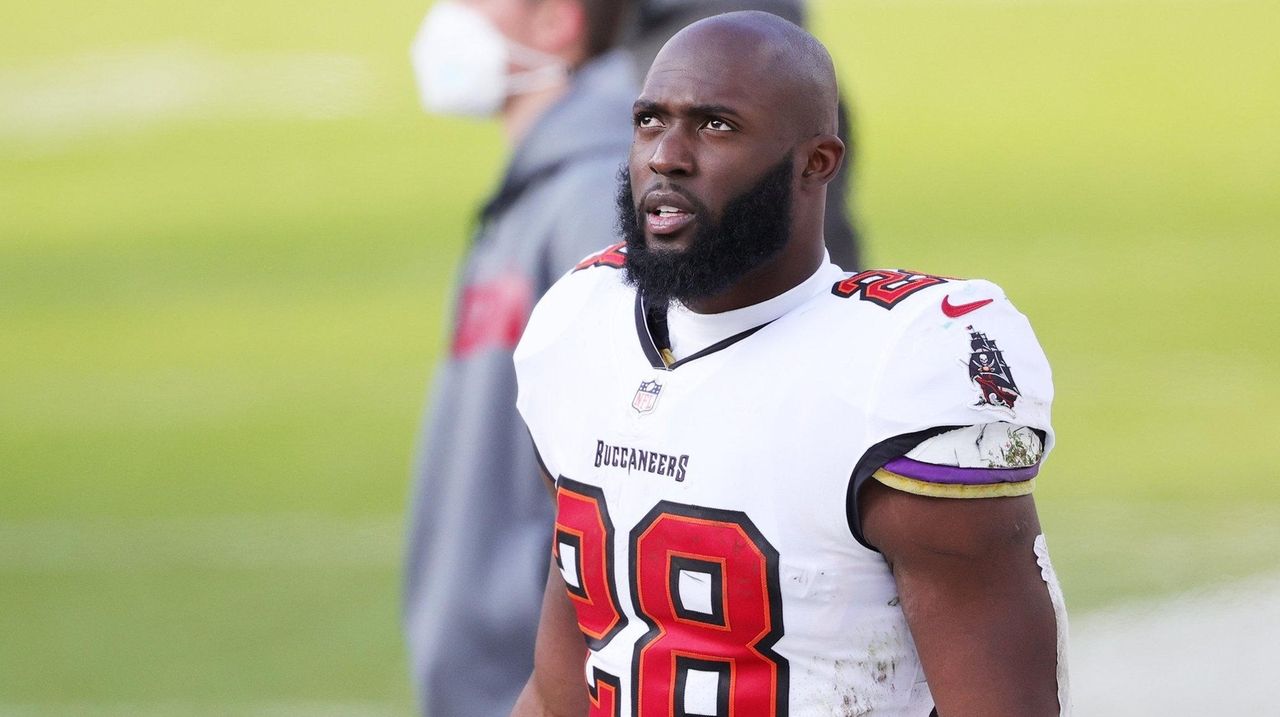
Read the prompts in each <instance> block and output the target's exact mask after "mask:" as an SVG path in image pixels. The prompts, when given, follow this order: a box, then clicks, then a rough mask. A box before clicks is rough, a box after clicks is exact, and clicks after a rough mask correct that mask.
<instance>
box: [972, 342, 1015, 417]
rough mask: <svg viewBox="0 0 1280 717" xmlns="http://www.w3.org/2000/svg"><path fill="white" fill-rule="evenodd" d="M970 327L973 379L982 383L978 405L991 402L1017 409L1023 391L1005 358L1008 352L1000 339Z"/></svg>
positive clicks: (979, 383)
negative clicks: (1004, 350) (1019, 390)
mask: <svg viewBox="0 0 1280 717" xmlns="http://www.w3.org/2000/svg"><path fill="white" fill-rule="evenodd" d="M965 328H966V329H968V330H969V349H970V351H971V353H970V354H969V380H970V381H973V383H974V384H975V385H976V386H977V387H978V402H977V403H976V404H974V406H975V407H986V406H991V407H994V408H1007V409H1009V410H1013V404H1014V402H1015V401H1017V400H1018V397H1019V396H1020V395H1021V394H1020V393H1019V392H1018V384H1016V383H1014V382H1013V372H1012V371H1010V370H1009V364H1008V363H1007V362H1006V361H1005V360H1004V354H1003V353H1001V351H1000V348H999V347H998V346H996V342H995V341H993V340H991V339H989V338H987V335H986V334H984V333H982V332H980V331H975V330H974V329H973V327H972V326H966V327H965Z"/></svg>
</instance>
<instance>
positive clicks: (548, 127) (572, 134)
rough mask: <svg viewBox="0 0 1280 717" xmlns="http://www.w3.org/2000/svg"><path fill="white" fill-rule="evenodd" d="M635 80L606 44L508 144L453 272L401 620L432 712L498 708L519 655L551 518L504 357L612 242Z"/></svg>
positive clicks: (527, 636) (534, 604)
mask: <svg viewBox="0 0 1280 717" xmlns="http://www.w3.org/2000/svg"><path fill="white" fill-rule="evenodd" d="M638 87H639V78H638V77H637V76H636V74H635V69H634V63H633V61H632V60H631V59H630V58H629V57H628V56H626V55H624V54H622V53H620V52H617V53H611V54H608V55H604V56H601V57H600V58H597V59H596V60H594V61H592V62H590V63H588V64H587V65H585V66H583V67H582V69H580V70H579V71H578V72H577V73H576V75H575V76H574V79H573V83H572V88H571V89H570V91H569V93H568V94H567V95H566V96H565V97H563V98H562V99H561V100H560V101H559V102H558V103H557V104H556V105H555V106H553V107H552V108H551V109H550V110H548V111H547V112H546V113H545V114H544V115H543V116H542V117H541V118H540V119H539V120H538V122H537V124H536V125H535V126H534V127H533V128H532V129H531V131H530V132H529V134H528V135H527V137H526V138H525V140H524V141H523V142H521V144H520V146H519V147H518V148H517V149H516V151H515V153H514V155H513V156H512V158H511V162H510V165H509V166H508V168H507V170H506V173H505V176H504V177H503V181H502V185H501V187H500V188H499V190H498V191H497V192H496V193H495V194H494V197H493V198H492V199H491V200H490V201H489V203H488V204H487V205H486V207H485V210H484V211H483V213H482V218H481V220H480V225H479V227H478V229H477V231H476V234H475V238H474V243H473V244H472V246H471V248H470V250H469V252H468V255H467V258H466V262H465V264H464V266H463V267H462V270H461V274H460V276H459V277H458V290H457V293H456V295H455V299H454V328H453V331H454V333H453V336H452V340H451V341H450V345H449V347H448V349H447V350H448V352H449V354H448V355H447V356H446V357H445V358H444V359H443V361H442V363H441V364H440V365H439V366H438V367H437V369H436V374H435V380H434V386H433V387H432V390H431V407H430V411H429V419H428V423H427V425H426V427H425V433H424V438H423V441H422V444H421V447H420V451H419V457H418V463H417V467H416V483H415V486H414V495H413V508H412V511H413V512H412V518H411V520H412V522H411V525H410V528H409V535H408V545H407V565H406V570H407V573H406V583H405V630H406V636H407V641H408V647H409V653H410V658H411V664H412V670H413V677H414V682H415V685H416V687H417V690H418V693H419V698H420V704H421V705H422V708H423V710H424V713H425V714H427V715H430V717H454V716H459V717H461V716H468V717H471V716H481V715H483V716H485V717H489V716H490V715H506V714H507V713H508V711H509V710H510V709H511V705H512V704H513V703H514V702H515V698H516V695H517V694H518V693H519V690H520V688H521V687H522V686H523V685H524V682H525V680H526V679H527V678H528V676H529V673H530V670H531V669H532V665H533V642H534V628H535V626H536V624H537V621H538V611H539V606H540V601H541V595H542V589H543V586H544V585H545V583H546V574H547V572H546V571H547V561H548V555H549V546H550V534H551V525H552V522H553V516H552V504H551V500H550V498H549V497H548V496H547V494H546V490H545V488H544V487H543V484H542V481H540V480H539V478H538V467H537V463H536V458H535V457H534V453H533V450H532V447H531V444H530V441H529V436H528V433H527V431H526V430H525V428H524V424H523V423H521V421H520V418H519V416H518V415H517V413H516V411H515V399H516V382H515V371H514V369H513V368H512V364H511V355H512V351H513V349H514V348H515V345H516V340H517V339H518V338H519V336H520V332H521V330H522V329H523V328H524V323H525V321H526V320H527V319H528V315H529V312H530V311H531V310H532V309H533V305H534V303H535V302H536V301H537V300H538V299H539V298H540V297H541V296H542V294H543V293H544V292H545V291H546V290H547V289H548V288H549V287H550V285H551V284H552V283H553V282H554V281H555V280H556V279H558V278H559V277H560V276H561V275H562V274H564V273H565V271H567V270H568V269H570V268H571V267H572V266H573V265H574V263H575V262H577V261H578V260H579V259H581V258H582V257H584V256H586V255H587V254H588V253H590V252H592V251H595V250H598V249H601V248H603V247H605V246H606V245H608V244H610V243H611V242H612V241H614V239H613V237H614V235H615V228H614V217H615V211H614V193H615V188H616V186H617V184H616V181H615V179H616V177H617V172H618V168H619V167H620V166H621V165H622V163H623V162H624V161H625V159H626V156H627V152H628V149H629V147H630V144H631V103H632V101H633V100H634V99H635V97H636V93H637V90H638Z"/></svg>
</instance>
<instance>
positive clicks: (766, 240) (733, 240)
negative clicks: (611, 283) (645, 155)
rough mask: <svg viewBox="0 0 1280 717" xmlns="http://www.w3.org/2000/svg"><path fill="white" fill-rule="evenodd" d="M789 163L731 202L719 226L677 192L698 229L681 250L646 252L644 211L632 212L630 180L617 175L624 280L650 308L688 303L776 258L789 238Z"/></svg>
mask: <svg viewBox="0 0 1280 717" xmlns="http://www.w3.org/2000/svg"><path fill="white" fill-rule="evenodd" d="M791 172H792V169H791V158H790V157H786V158H784V159H783V160H782V161H781V162H779V163H778V164H776V165H774V166H773V167H772V168H770V169H769V170H767V171H766V172H765V173H764V175H763V176H762V177H761V178H760V181H759V182H756V184H755V186H753V187H751V188H750V189H747V190H746V191H744V192H743V193H742V194H739V195H738V196H736V197H734V198H733V199H732V200H730V201H729V202H728V203H727V204H726V205H725V208H724V213H723V214H722V215H721V217H720V221H718V222H716V221H713V220H712V218H711V211H710V210H709V209H707V207H706V206H705V205H703V204H702V203H700V202H698V201H697V200H696V199H694V198H693V197H691V196H689V195H688V194H685V193H684V192H681V194H682V195H683V196H684V198H685V199H686V200H687V201H689V202H690V203H691V204H692V205H693V210H694V212H696V213H697V221H698V230H697V234H695V235H694V238H693V241H692V242H691V243H690V245H689V247H688V249H685V250H684V251H662V250H659V251H650V249H649V247H648V245H647V244H646V243H645V238H644V229H643V228H642V223H643V221H644V217H643V212H642V211H641V210H639V209H637V207H636V202H635V197H634V196H633V194H632V190H631V175H630V174H629V173H628V171H627V167H626V165H623V167H622V168H621V170H619V172H618V195H617V203H618V226H619V229H620V230H621V233H622V238H623V239H625V240H626V242H627V263H626V274H625V276H626V281H627V283H628V284H630V285H632V286H634V287H635V288H636V290H637V291H638V292H639V293H640V295H641V296H643V297H644V298H645V301H646V303H648V304H649V305H650V306H655V307H656V306H661V305H664V304H666V303H668V302H670V301H672V300H675V301H679V302H681V303H688V302H689V301H691V300H697V299H705V298H709V297H712V296H715V295H716V294H718V293H720V292H721V291H723V290H725V289H727V288H728V287H730V286H732V285H733V284H734V283H735V282H737V281H738V280H739V279H741V278H742V277H743V276H745V275H746V274H747V273H748V272H750V271H751V270H752V269H755V268H756V267H758V266H760V265H761V264H763V263H765V262H766V261H768V260H769V259H772V258H773V257H774V256H777V254H778V253H779V252H781V251H782V248H783V247H785V246H786V245H787V241H788V240H789V239H790V236H791Z"/></svg>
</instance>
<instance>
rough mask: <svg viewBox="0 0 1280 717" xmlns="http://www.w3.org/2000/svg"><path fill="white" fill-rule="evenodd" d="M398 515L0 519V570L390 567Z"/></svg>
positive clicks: (399, 529) (395, 555) (396, 552)
mask: <svg viewBox="0 0 1280 717" xmlns="http://www.w3.org/2000/svg"><path fill="white" fill-rule="evenodd" d="M403 524H404V519H403V517H402V516H398V515H396V516H388V517H375V518H364V519H354V518H352V519H341V518H334V517H332V516H318V515H314V516H313V515H292V514H283V515H270V514H266V515H232V516H222V517H215V518H163V519H147V520H126V519H120V518H113V519H97V520H94V519H82V520H69V519H63V520H41V521H0V546H3V548H0V575H3V574H5V573H9V574H11V575H12V574H14V573H19V574H20V573H28V574H33V573H34V574H48V573H65V572H126V573H127V572H137V571H149V570H166V569H172V568H190V567H201V568H232V569H236V568H265V567H299V566H303V567H313V566H314V567H358V568H378V569H386V568H395V567H396V566H398V565H399V562H398V561H399V556H400V553H401V544H402V542H403V540H404V527H403Z"/></svg>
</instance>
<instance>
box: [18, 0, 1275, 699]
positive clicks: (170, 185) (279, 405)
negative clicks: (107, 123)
mask: <svg viewBox="0 0 1280 717" xmlns="http://www.w3.org/2000/svg"><path fill="white" fill-rule="evenodd" d="M422 10H423V8H422V7H421V6H420V5H419V4H418V3H409V2H403V1H399V0H398V1H396V2H388V3H377V4H372V5H371V4H367V3H366V4H352V3H341V2H333V1H330V2H325V3H319V4H317V3H309V4H307V5H306V6H300V5H298V4H296V3H287V2H278V1H273V0H268V1H267V2H257V3H247V2H243V1H240V0H237V1H234V2H229V3H215V4H205V5H196V6H188V5H175V4H172V3H160V2H154V1H150V2H143V3H137V2H133V3H124V2H119V1H118V0H117V1H114V2H107V3H98V4H95V5H93V6H92V7H91V8H88V7H87V6H85V5H84V4H83V3H72V2H67V0H60V1H58V2H46V3H40V4H36V5H29V6H26V7H24V8H22V9H20V10H18V11H15V12H11V13H8V14H7V16H6V22H5V23H4V25H3V26H2V27H0V48H3V49H0V92H3V91H4V88H5V87H7V86H9V85H6V84H5V83H6V78H8V80H7V81H9V82H10V84H11V83H12V82H13V78H14V77H22V76H27V75H31V74H32V73H38V72H39V71H40V70H41V68H44V67H47V66H49V64H50V63H55V64H56V63H58V62H61V61H64V60H65V59H66V58H73V57H81V56H85V55H95V56H96V55H99V54H107V55H110V54H111V53H120V52H126V53H127V52H133V51H136V50H138V49H139V48H141V49H142V50H147V49H148V48H157V47H161V48H165V47H175V46H176V47H193V48H197V49H199V50H201V51H204V52H208V53H213V54H214V55H215V56H218V57H235V56H236V55H237V53H256V54H255V55H254V56H255V57H260V56H263V53H326V54H332V55H339V56H350V57H354V58H357V59H358V61H359V62H360V63H363V64H362V65H361V66H362V67H363V68H364V70H365V72H366V75H364V76H366V77H367V78H368V86H367V87H362V90H363V91H364V94H363V95H362V97H364V99H363V100H362V102H363V104H361V105H360V106H359V107H357V108H356V111H355V112H354V113H353V114H352V115H351V116H347V117H345V118H335V119H322V118H307V117H302V116H297V117H290V116H281V115H272V116H269V117H254V116H246V115H244V114H243V113H241V114H236V113H220V112H219V111H217V108H214V109H213V110H212V111H210V112H209V113H207V115H205V116H197V117H189V116H179V117H176V118H174V119H171V120H168V121H156V122H154V123H145V122H144V123H139V124H138V126H129V127H117V128H114V129H111V128H108V129H106V130H101V131H95V130H90V131H88V133H87V134H85V135H84V136H82V137H76V136H69V137H66V138H61V139H58V138H56V137H55V139H54V140H48V139H47V138H46V139H40V140H38V141H37V140H32V139H31V138H30V137H29V136H27V135H22V134H20V133H19V134H14V133H12V132H10V133H9V134H4V133H3V132H0V338H2V339H3V341H4V346H5V348H4V350H3V351H0V486H2V488H3V490H2V491H0V495H2V496H3V499H2V500H0V636H2V637H0V715H9V714H15V715H16V714H23V715H26V714H33V715H42V714H49V715H64V714H85V715H107V714H112V715H114V714H185V713H192V714H195V713H199V714H407V713H409V711H410V708H409V705H410V704H411V697H410V691H409V687H408V683H407V678H406V676H405V672H406V670H405V667H404V658H403V650H402V647H401V645H400V640H399V636H398V625H397V600H398V594H397V593H398V580H399V576H398V561H399V554H400V550H401V546H400V543H399V540H400V534H401V532H400V531H401V527H400V524H401V515H402V508H403V502H404V498H405V495H406V492H407V489H408V486H407V480H408V465H409V461H410V459H411V455H412V451H413V445H414V441H415V433H416V427H417V422H418V420H419V411H420V407H421V403H422V400H423V397H424V393H425V387H426V385H427V377H428V374H429V367H430V366H431V364H432V362H433V360H434V357H435V355H436V354H437V352H438V351H439V348H440V345H441V342H442V337H443V332H444V328H443V326H442V323H441V322H442V317H443V315H444V313H445V310H446V302H447V295H448V286H449V283H450V278H451V275H452V270H453V265H454V262H455V261H456V260H457V258H458V256H459V255H460V253H461V251H462V249H463V243H464V238H465V231H466V226H467V223H468V216H469V212H470V210H471V207H473V206H474V204H475V203H476V202H477V201H478V200H479V199H480V198H481V197H482V196H483V194H484V193H485V191H486V190H487V188H488V187H489V185H490V183H491V182H493V181H494V179H495V177H496V174H497V172H498V170H499V168H500V166H501V150H500V148H499V147H498V146H497V142H498V138H499V135H498V133H497V131H496V128H494V127H493V126H491V125H472V124H466V123H460V122H449V121H443V120H437V119H431V118H427V117H425V116H423V115H421V114H420V113H419V112H418V111H417V108H416V102H415V99H414V96H413V94H412V79H411V77H410V75H409V69H408V66H407V54H406V47H407V43H408V40H409V38H410V37H411V36H412V33H413V31H414V29H415V27H416V23H417V22H418V20H419V18H420V15H421V12H422ZM816 18H817V23H818V28H819V30H820V34H821V35H822V37H823V38H824V39H825V40H826V41H827V42H828V43H829V44H830V46H831V48H832V50H833V52H834V54H835V55H836V58H837V62H838V64H839V67H840V70H841V74H842V76H843V77H844V78H845V79H846V89H847V90H848V91H849V92H850V94H851V96H852V97H853V98H854V100H855V101H856V103H857V105H858V107H859V109H858V136H859V142H860V148H859V155H860V156H859V172H860V178H859V181H858V195H857V196H858V206H859V209H860V211H861V215H862V219H863V224H864V226H865V229H866V233H867V236H868V237H869V246H868V254H869V255H870V258H871V261H873V262H874V263H876V264H881V265H902V266H911V267H914V268H919V269H923V270H930V271H936V272H940V273H947V274H960V275H971V276H984V277H988V278H991V279H993V280H996V281H998V282H999V283H1001V284H1002V285H1003V286H1004V287H1005V288H1006V289H1007V290H1008V292H1009V293H1010V295H1011V296H1012V297H1013V298H1014V299H1015V301H1017V303H1018V304H1019V306H1020V307H1021V308H1022V309H1023V311H1024V312H1025V313H1027V314H1028V315H1030V316H1031V317H1032V319H1033V321H1034V323H1035V326H1036V328H1037V331H1038V333H1039V335H1040V338H1041V340H1042V341H1043V343H1044V344H1045V347H1046V349H1047V351H1048V353H1049V356H1050V358H1051V360H1052V361H1053V364H1054V369H1055V378H1056V382H1057V387H1058V392H1059V400H1058V401H1057V405H1056V407H1055V409H1056V410H1055V421H1056V424H1057V427H1058V431H1059V440H1060V443H1059V448H1058V450H1057V451H1056V452H1055V454H1054V456H1053V457H1052V459H1051V460H1050V462H1049V463H1048V465H1047V467H1046V470H1045V472H1044V474H1043V478H1042V480H1041V483H1040V486H1041V487H1040V492H1039V502H1040V505H1041V512H1042V516H1043V520H1044V523H1045V524H1046V526H1047V528H1048V532H1049V536H1050V541H1051V543H1052V544H1053V546H1054V555H1055V560H1056V562H1057V563H1058V565H1059V572H1060V573H1061V574H1062V575H1063V578H1064V581H1065V583H1066V589H1067V594H1068V599H1069V601H1070V602H1071V604H1072V605H1073V608H1074V609H1076V610H1078V611H1084V610H1088V609H1091V608H1095V607H1099V606H1102V605H1105V604H1108V603H1112V602H1116V601H1120V600H1125V599H1131V598H1144V597H1152V596H1159V595H1163V594H1168V593H1172V592H1176V591H1178V590H1182V589H1186V588H1188V587H1192V586H1197V585H1203V584H1206V583H1210V582H1214V581H1218V580H1222V579H1226V578H1229V577H1233V576H1242V575H1247V574H1251V573H1255V572H1265V571H1275V570H1277V569H1280V535H1277V528H1276V526H1278V525H1280V480H1278V479H1280V469H1277V467H1276V466H1277V465H1280V461H1278V460H1277V459H1278V458H1280V448H1278V447H1277V445H1276V435H1277V429H1278V428H1280V402H1278V401H1277V399H1280V371H1278V370H1277V367H1276V361H1275V358H1274V357H1275V356H1276V355H1277V354H1278V353H1280V332H1278V331H1277V319H1276V317H1277V316H1280V291H1277V290H1276V288H1275V287H1274V285H1273V284H1272V281H1273V280H1274V277H1275V276H1276V274H1277V271H1278V270H1280V250H1277V249H1276V248H1275V246H1274V240H1275V237H1276V236H1277V232H1278V231H1280V203H1277V202H1276V201H1275V198H1276V197H1280V171H1278V170H1280V136H1278V135H1277V134H1276V132H1275V131H1274V128H1275V118H1276V117H1280V95H1277V93H1276V92H1275V91H1274V90H1275V88H1276V87H1278V86H1280V56H1277V55H1276V53H1275V52H1274V51H1273V50H1272V48H1271V45H1272V35H1273V29H1274V28H1275V27H1277V26H1280V10H1277V6H1276V5H1275V4H1274V3H1270V2H1211V1H1207V0H1206V1H1205V2H1191V1H1177V2H1175V1H1170V2H1139V1H1136V0H1118V1H1117V2H1112V3H1107V2H1089V1H1085V0H1076V1H1067V2H1058V3H1051V2H1045V3H1008V2H967V1H966V2H961V1H957V2H936V3H934V2H922V1H915V0H907V1H902V2H873V1H869V0H868V1H862V0H858V1H856V2H855V1H853V0H849V1H847V2H846V1H843V0H826V1H825V2H821V3H819V4H818V6H817V12H816ZM162 56H163V55H162ZM288 89H289V88H288V87H282V88H281V90H282V92H284V91H286V90H288ZM4 111H5V110H4V109H3V108H0V118H3V117H4V116H5V115H4ZM4 126H5V125H4V123H3V122H0V129H2V128H3V127H4ZM602 243H603V240H602Z"/></svg>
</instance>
